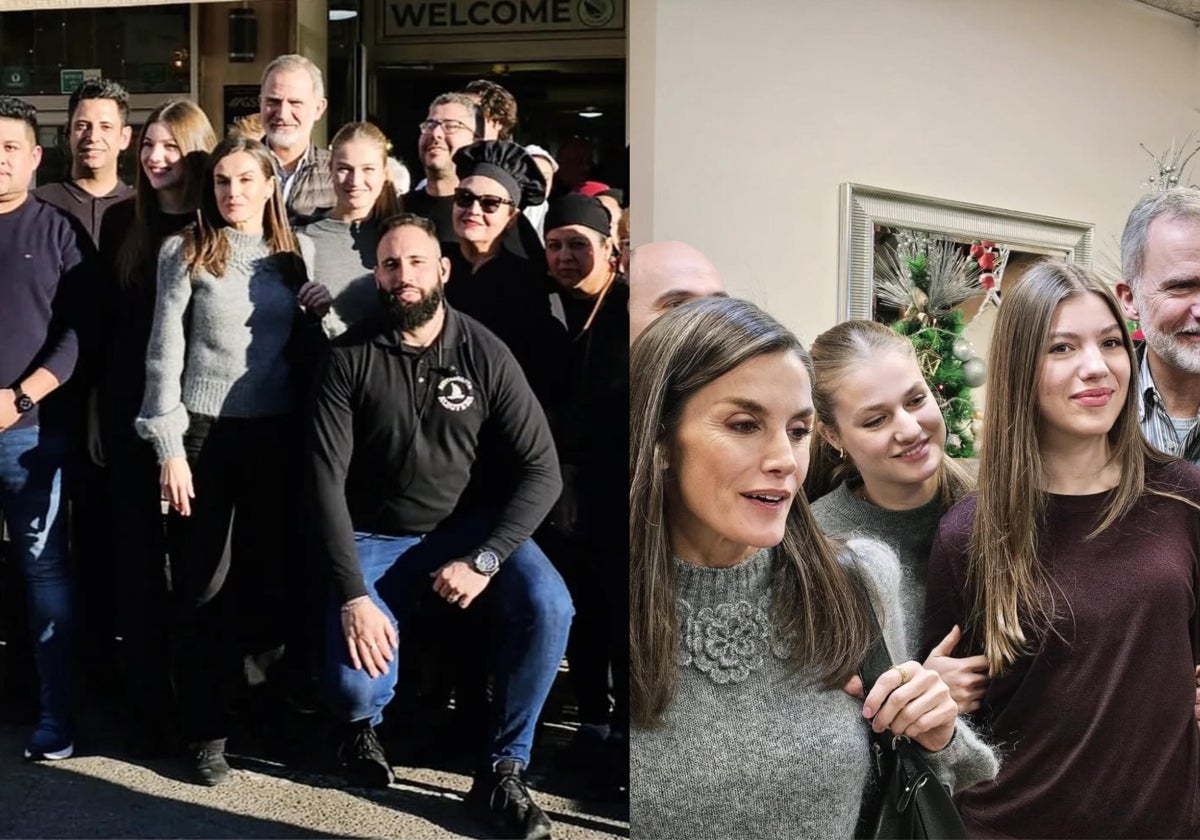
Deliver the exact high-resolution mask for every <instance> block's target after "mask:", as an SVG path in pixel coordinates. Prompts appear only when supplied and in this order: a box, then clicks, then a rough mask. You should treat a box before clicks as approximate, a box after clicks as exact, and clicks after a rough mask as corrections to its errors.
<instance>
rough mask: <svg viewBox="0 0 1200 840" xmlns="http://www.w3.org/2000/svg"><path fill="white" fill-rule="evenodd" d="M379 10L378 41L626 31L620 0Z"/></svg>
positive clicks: (425, 0)
mask: <svg viewBox="0 0 1200 840" xmlns="http://www.w3.org/2000/svg"><path fill="white" fill-rule="evenodd" d="M380 6H381V9H380V11H381V19H382V22H383V26H382V27H381V29H382V32H381V38H380V40H382V41H398V40H406V39H412V38H425V37H428V36H431V35H453V36H462V35H475V34H485V33H490V34H506V33H520V32H530V33H532V32H581V31H597V30H599V31H606V32H607V31H611V30H618V31H619V30H623V29H624V28H625V4H624V0H380Z"/></svg>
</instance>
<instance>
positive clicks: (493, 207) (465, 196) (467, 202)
mask: <svg viewBox="0 0 1200 840" xmlns="http://www.w3.org/2000/svg"><path fill="white" fill-rule="evenodd" d="M476 201H478V202H479V209H480V210H482V211H483V212H484V213H487V214H488V215H489V216H490V215H492V214H493V213H495V212H496V211H497V210H499V209H500V205H501V204H508V205H510V206H512V207H516V206H517V202H515V201H513V200H512V199H508V198H501V197H500V196H498V195H476V194H475V193H473V192H471V191H470V190H464V189H457V190H455V191H454V204H455V206H457V207H461V208H463V209H464V210H465V209H466V208H468V207H471V206H473V205H474V204H475V202H476Z"/></svg>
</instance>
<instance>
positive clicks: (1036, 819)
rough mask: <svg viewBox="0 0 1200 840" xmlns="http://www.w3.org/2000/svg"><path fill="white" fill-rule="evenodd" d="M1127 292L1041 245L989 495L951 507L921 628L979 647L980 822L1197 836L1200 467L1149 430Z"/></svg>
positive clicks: (1002, 349)
mask: <svg viewBox="0 0 1200 840" xmlns="http://www.w3.org/2000/svg"><path fill="white" fill-rule="evenodd" d="M1134 358H1135V357H1134V349H1133V343H1132V341H1131V340H1130V338H1129V334H1128V332H1127V330H1126V328H1125V320H1124V318H1123V317H1122V314H1121V310H1120V307H1119V306H1118V304H1117V301H1116V298H1115V297H1114V296H1113V293H1112V292H1111V291H1110V290H1109V288H1108V287H1107V286H1106V285H1105V284H1104V283H1103V282H1101V281H1099V280H1097V279H1096V278H1095V277H1094V276H1092V275H1091V274H1089V273H1088V272H1087V271H1085V270H1084V269H1082V268H1080V267H1078V266H1075V265H1071V264H1068V263H1063V262H1058V261H1052V260H1046V261H1043V262H1041V263H1039V264H1038V265H1036V266H1035V267H1034V268H1033V269H1031V270H1030V271H1029V272H1028V273H1027V274H1026V275H1025V276H1024V277H1023V278H1022V279H1021V282H1020V283H1019V284H1017V285H1016V286H1015V287H1014V288H1013V289H1010V290H1007V291H1006V292H1005V295H1004V303H1003V304H1002V305H1001V307H1000V317H999V320H998V322H997V324H996V329H995V332H994V334H993V338H992V345H991V350H990V365H989V367H990V385H989V388H988V404H987V416H986V420H985V423H984V429H983V435H982V440H981V443H982V449H981V453H980V456H981V457H980V470H979V492H978V496H977V497H968V498H966V499H964V500H963V501H962V502H960V503H959V504H958V505H956V506H955V507H954V508H953V509H952V510H950V512H949V513H947V514H946V516H945V517H944V519H943V520H942V523H941V526H940V528H939V531H938V535H937V538H936V540H935V542H934V546H933V552H932V556H931V558H930V561H929V575H928V581H927V586H928V588H927V593H926V621H925V643H926V646H927V647H932V646H933V645H934V644H936V643H938V642H939V641H940V640H941V639H942V637H943V636H944V635H945V633H946V632H947V630H948V629H949V628H950V627H952V626H954V625H955V624H957V625H959V626H961V627H962V628H963V629H964V633H965V636H964V641H963V642H962V643H961V644H960V645H959V653H960V654H974V655H982V656H984V657H986V659H987V663H988V672H989V675H990V677H991V682H990V684H989V686H988V689H987V692H986V694H985V696H984V698H983V702H982V707H981V708H980V710H979V712H978V713H977V715H976V717H977V719H978V721H979V722H980V723H981V724H982V725H984V726H986V727H987V729H988V730H989V731H990V733H991V735H992V737H993V738H994V739H995V742H996V743H997V745H998V748H1000V749H1001V750H1003V751H1004V753H1005V756H1006V758H1005V764H1004V767H1003V769H1002V770H1001V772H1000V775H999V777H998V778H997V779H996V782H995V783H994V784H986V785H980V786H978V787H976V788H974V789H972V790H969V791H966V792H964V793H963V794H962V796H961V797H960V800H959V804H960V807H961V809H962V814H963V818H964V822H965V823H966V825H967V828H968V831H969V832H970V833H971V834H972V835H973V836H978V837H1029V836H1035V835H1036V836H1044V837H1196V836H1200V835H1198V832H1200V797H1198V796H1197V794H1196V791H1197V788H1198V786H1200V736H1198V733H1197V728H1196V720H1195V718H1194V703H1195V676H1194V672H1195V667H1196V661H1197V657H1198V656H1200V651H1198V649H1197V646H1198V643H1200V642H1198V640H1200V611H1198V610H1197V601H1198V598H1200V583H1198V581H1200V562H1198V561H1200V507H1198V506H1197V503H1198V502H1200V470H1198V469H1197V468H1195V467H1193V466H1192V465H1190V464H1187V463H1185V462H1183V461H1180V460H1177V459H1174V458H1169V457H1168V456H1166V455H1163V454H1161V453H1158V452H1156V451H1155V450H1153V449H1152V448H1151V447H1150V446H1149V445H1148V444H1147V443H1146V441H1145V440H1144V438H1143V437H1142V434H1141V431H1140V429H1139V426H1138V399H1139V396H1138V391H1137V388H1135V387H1131V382H1130V380H1131V377H1133V376H1136V370H1137V366H1136V364H1135V362H1134Z"/></svg>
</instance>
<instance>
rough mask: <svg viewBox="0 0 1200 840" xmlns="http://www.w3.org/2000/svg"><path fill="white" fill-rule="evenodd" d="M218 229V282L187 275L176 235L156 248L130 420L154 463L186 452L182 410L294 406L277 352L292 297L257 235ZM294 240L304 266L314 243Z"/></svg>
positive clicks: (286, 332)
mask: <svg viewBox="0 0 1200 840" xmlns="http://www.w3.org/2000/svg"><path fill="white" fill-rule="evenodd" d="M224 233H225V236H226V237H227V238H228V240H229V244H230V258H229V262H228V264H227V266H226V269H225V274H224V276H223V277H219V278H218V277H213V276H212V275H211V274H209V273H208V272H206V271H199V272H197V273H196V275H195V276H194V277H193V276H191V275H190V274H189V272H188V268H187V263H186V261H185V258H184V247H183V237H182V236H171V237H168V238H167V239H166V240H165V241H164V242H163V245H162V250H160V251H159V256H158V291H157V297H156V299H155V305H154V324H153V327H152V328H151V332H150V343H149V345H148V347H147V349H146V391H145V395H144V396H143V399H142V408H141V411H140V413H139V417H138V419H137V421H136V424H135V425H136V428H137V431H138V434H139V435H141V436H142V437H143V438H144V439H145V440H147V441H149V442H150V444H151V445H152V446H153V447H154V451H155V454H156V455H157V456H158V460H159V463H162V462H163V461H165V460H166V459H167V458H173V457H184V456H185V454H186V453H185V452H184V448H183V434H184V432H186V431H187V427H188V420H189V414H193V413H194V414H201V415H207V416H211V417H274V416H279V415H282V414H286V413H287V412H288V411H289V410H290V409H291V408H292V406H293V396H294V394H293V388H294V386H295V383H293V382H292V377H291V369H290V365H289V364H288V360H287V356H286V355H285V350H286V347H287V344H288V339H289V338H290V337H291V331H292V324H293V321H294V319H295V315H296V312H297V303H296V293H295V291H294V290H293V288H292V287H291V285H289V284H288V282H287V280H286V278H285V277H284V274H283V272H282V270H281V267H280V260H279V259H278V258H277V257H275V256H273V255H272V254H271V253H270V251H269V250H268V247H267V244H266V241H265V240H264V239H263V237H262V236H261V235H259V234H255V235H249V234H244V233H239V232H237V231H236V230H233V229H232V228H224ZM297 238H298V239H299V242H300V248H301V253H302V255H303V257H304V261H305V263H306V265H307V266H311V265H312V242H311V240H309V239H308V238H307V237H304V236H298V237H297ZM310 270H311V269H310ZM185 331H186V332H185Z"/></svg>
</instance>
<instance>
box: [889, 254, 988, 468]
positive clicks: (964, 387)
mask: <svg viewBox="0 0 1200 840" xmlns="http://www.w3.org/2000/svg"><path fill="white" fill-rule="evenodd" d="M896 238H897V244H896V245H895V246H885V247H884V248H882V249H881V251H880V253H879V254H878V256H877V257H876V266H875V294H876V297H877V298H878V299H879V300H880V301H882V302H883V303H886V304H889V305H891V306H894V307H896V308H897V309H899V310H900V312H901V317H900V319H899V320H898V321H896V322H895V323H894V324H893V325H892V328H893V329H895V330H896V332H898V333H900V334H901V335H904V336H906V337H907V338H908V340H909V341H911V342H912V345H913V349H914V350H915V351H916V354H917V362H918V364H919V365H920V366H921V373H922V375H924V377H925V381H926V382H927V383H929V389H930V391H932V392H933V395H934V397H935V398H936V399H937V401H938V405H939V406H940V408H941V410H942V416H943V417H944V418H945V420H946V452H947V453H949V454H950V456H951V457H954V458H972V457H974V456H975V435H974V432H973V431H972V423H973V421H974V419H975V403H974V401H973V400H972V399H971V388H972V387H977V386H979V385H982V384H983V380H984V375H985V369H984V364H983V361H982V360H980V359H977V358H975V353H974V350H973V349H972V348H971V345H970V343H969V342H968V341H967V340H966V339H965V338H963V336H962V332H963V327H964V326H965V324H964V323H963V315H962V312H961V311H959V310H957V309H955V307H957V306H958V305H959V304H961V303H963V302H964V301H966V300H968V299H969V298H972V297H974V296H976V295H978V294H980V293H981V292H984V291H989V292H990V291H992V289H988V288H985V286H984V285H983V284H982V283H981V281H980V276H981V274H985V276H986V275H987V274H988V273H990V269H992V268H993V267H994V266H995V264H996V258H995V255H994V254H992V253H991V250H990V248H987V249H983V248H981V246H978V245H977V246H972V251H970V252H967V251H965V250H964V246H961V245H959V244H957V243H954V242H947V241H945V240H940V239H935V238H933V237H931V236H929V235H928V234H925V233H920V232H916V231H900V232H898V234H897V237H896ZM987 244H988V245H989V246H991V244H992V243H987ZM976 248H979V249H980V250H979V251H976V250H975V249H976ZM985 253H986V255H988V256H990V259H986V258H985ZM985 263H989V265H987V267H986V268H984V264H985ZM993 283H994V281H993Z"/></svg>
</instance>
